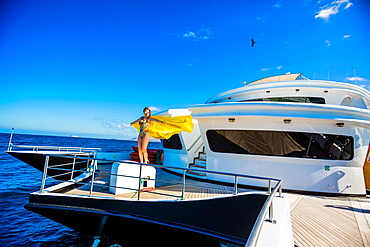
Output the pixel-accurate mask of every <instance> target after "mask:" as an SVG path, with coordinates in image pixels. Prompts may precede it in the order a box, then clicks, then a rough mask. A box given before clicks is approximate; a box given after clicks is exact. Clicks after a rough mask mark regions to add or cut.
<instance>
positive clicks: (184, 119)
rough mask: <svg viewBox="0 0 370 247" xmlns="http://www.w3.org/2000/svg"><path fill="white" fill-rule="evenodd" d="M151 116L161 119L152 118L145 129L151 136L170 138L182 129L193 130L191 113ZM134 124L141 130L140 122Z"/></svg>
mask: <svg viewBox="0 0 370 247" xmlns="http://www.w3.org/2000/svg"><path fill="white" fill-rule="evenodd" d="M150 118H152V119H155V120H158V121H161V122H162V123H160V122H157V121H155V120H151V121H150V124H149V127H148V128H147V129H146V130H145V131H147V132H149V134H150V136H151V137H153V138H156V139H169V138H170V137H171V136H172V135H174V134H178V133H180V132H181V131H186V132H189V133H191V132H192V131H193V126H194V124H193V121H192V117H191V115H186V116H178V117H166V116H151V117H150ZM132 126H133V127H134V128H135V129H137V131H138V132H140V125H139V122H136V123H134V124H132Z"/></svg>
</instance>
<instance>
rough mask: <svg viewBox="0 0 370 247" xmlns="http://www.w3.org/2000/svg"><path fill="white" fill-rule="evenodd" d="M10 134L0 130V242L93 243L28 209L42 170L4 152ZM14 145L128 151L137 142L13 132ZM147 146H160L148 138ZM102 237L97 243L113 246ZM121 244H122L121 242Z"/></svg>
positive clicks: (7, 244) (33, 244)
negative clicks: (29, 195) (26, 207)
mask: <svg viewBox="0 0 370 247" xmlns="http://www.w3.org/2000/svg"><path fill="white" fill-rule="evenodd" d="M9 138H10V134H3V133H0V205H1V206H0V246H1V247H2V246H12V247H14V246H43V247H47V246H57V247H59V246H81V247H82V246H92V244H93V243H94V239H93V237H92V236H89V235H85V234H81V233H78V232H76V231H74V230H72V229H70V228H68V227H65V226H63V225H61V224H59V223H56V222H54V221H51V220H49V219H47V218H44V217H42V216H39V215H38V214H35V213H33V212H30V211H27V210H26V209H25V208H24V207H23V205H24V204H26V203H27V202H28V194H29V193H31V192H34V191H37V190H39V188H40V184H41V178H42V173H41V172H40V171H38V170H36V169H35V168H33V167H31V166H28V165H27V164H26V163H24V162H22V161H19V160H18V159H16V158H14V157H12V156H10V155H8V154H7V153H5V151H6V150H7V147H8V144H9ZM12 143H13V144H15V145H34V146H68V147H91V148H101V149H102V151H114V152H125V151H127V152H131V150H132V149H131V147H132V146H136V142H133V141H123V140H106V139H90V138H76V137H57V136H40V135H23V134H22V135H21V134H14V136H13V140H12ZM149 148H161V144H160V143H159V142H150V143H149ZM114 244H115V243H110V240H109V239H102V241H101V242H100V244H99V247H105V246H113V245H114ZM121 246H122V245H121Z"/></svg>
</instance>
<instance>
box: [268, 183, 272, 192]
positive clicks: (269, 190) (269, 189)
mask: <svg viewBox="0 0 370 247" xmlns="http://www.w3.org/2000/svg"><path fill="white" fill-rule="evenodd" d="M268 193H269V194H271V180H270V179H269V188H268Z"/></svg>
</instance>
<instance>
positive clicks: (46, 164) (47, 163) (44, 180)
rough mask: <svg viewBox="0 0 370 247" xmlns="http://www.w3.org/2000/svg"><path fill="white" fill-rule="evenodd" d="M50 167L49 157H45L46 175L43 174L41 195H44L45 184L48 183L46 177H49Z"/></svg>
mask: <svg viewBox="0 0 370 247" xmlns="http://www.w3.org/2000/svg"><path fill="white" fill-rule="evenodd" d="M48 165H49V156H45V163H44V173H43V174H42V181H41V191H40V193H44V189H45V183H46V175H47V172H48Z"/></svg>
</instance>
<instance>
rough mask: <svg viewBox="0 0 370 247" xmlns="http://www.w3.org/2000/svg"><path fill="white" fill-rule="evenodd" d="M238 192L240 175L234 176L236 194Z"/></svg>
mask: <svg viewBox="0 0 370 247" xmlns="http://www.w3.org/2000/svg"><path fill="white" fill-rule="evenodd" d="M237 194H238V176H235V177H234V195H237Z"/></svg>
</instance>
